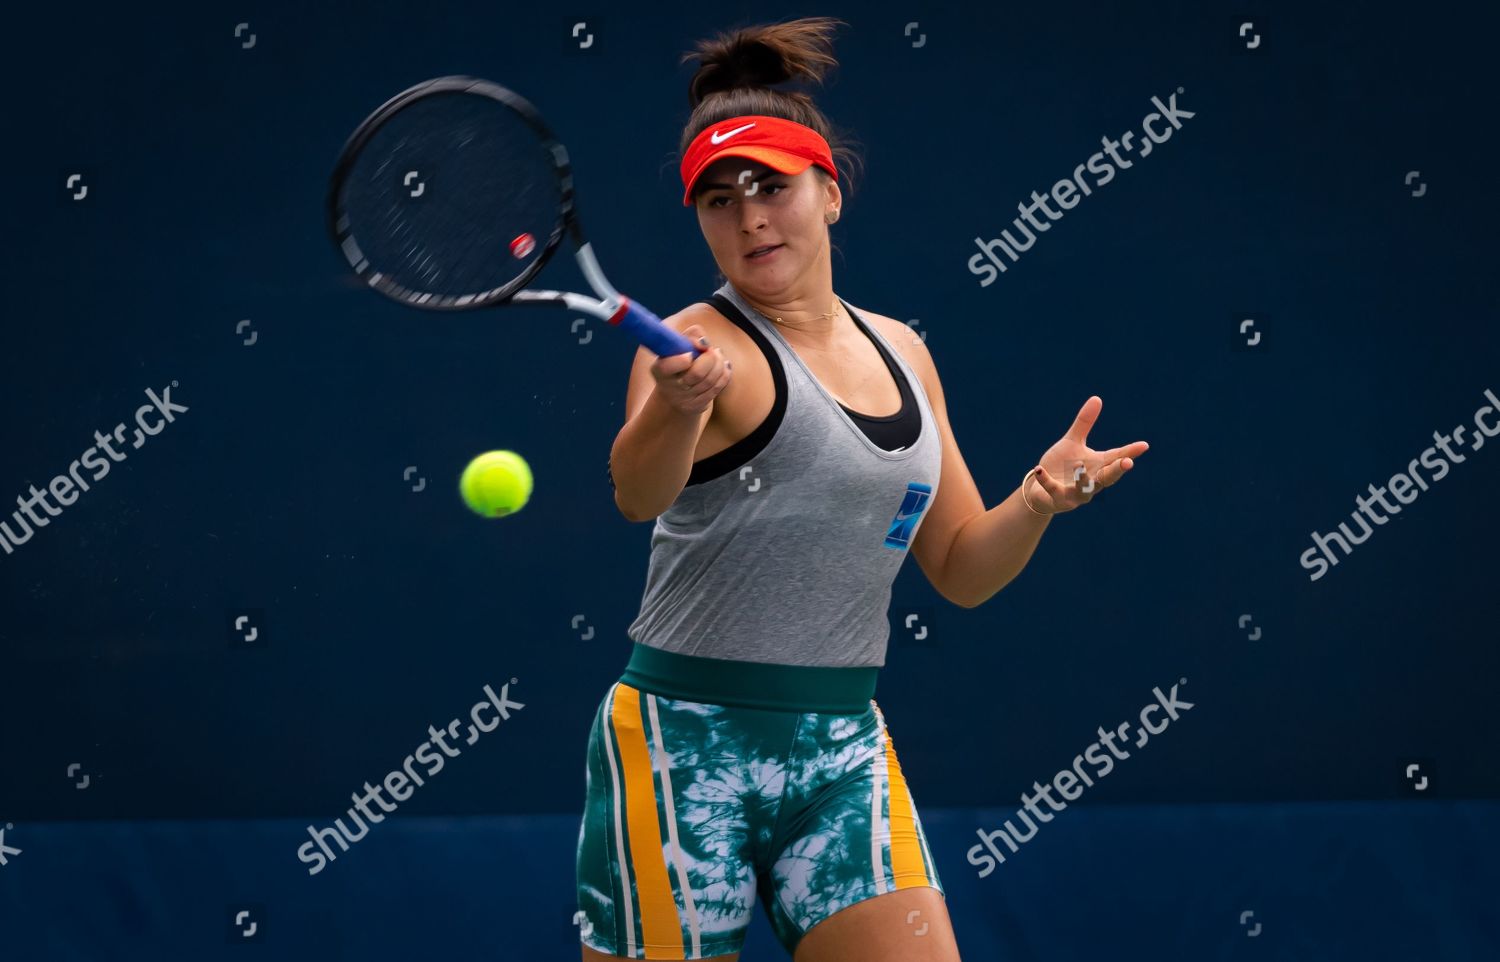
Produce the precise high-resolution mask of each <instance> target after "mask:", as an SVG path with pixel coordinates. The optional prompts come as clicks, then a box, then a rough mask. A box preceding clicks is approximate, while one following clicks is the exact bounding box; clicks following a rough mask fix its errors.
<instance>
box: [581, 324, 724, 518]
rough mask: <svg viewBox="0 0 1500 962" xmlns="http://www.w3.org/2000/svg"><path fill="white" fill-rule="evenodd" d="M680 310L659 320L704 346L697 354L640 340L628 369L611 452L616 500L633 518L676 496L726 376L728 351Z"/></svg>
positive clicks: (663, 506) (656, 511)
mask: <svg viewBox="0 0 1500 962" xmlns="http://www.w3.org/2000/svg"><path fill="white" fill-rule="evenodd" d="M682 318H683V316H682V315H681V314H676V315H673V316H672V317H669V318H667V319H666V320H664V321H663V322H662V323H664V324H665V325H666V326H667V327H670V328H672V329H673V330H676V331H679V332H680V333H682V334H683V335H684V336H686V337H687V338H688V339H689V340H690V341H692V342H694V343H695V344H697V346H698V349H699V350H701V351H702V352H703V353H702V354H700V355H699V356H698V358H697V359H696V360H690V358H691V357H692V355H689V354H676V355H671V356H668V357H661V358H658V357H657V356H656V355H655V354H652V353H651V352H650V351H649V350H647V349H646V348H644V347H643V348H640V349H639V350H637V351H636V356H635V363H634V364H633V366H632V367H631V370H630V386H629V389H628V390H627V392H626V396H625V418H626V420H625V426H624V427H623V428H621V429H620V433H619V434H618V435H617V436H616V437H615V443H614V446H613V447H612V448H611V449H610V453H609V470H610V476H611V477H612V478H613V479H614V484H615V506H616V507H618V508H619V509H620V513H621V514H623V515H624V516H625V517H626V518H627V519H628V520H630V521H649V520H651V519H652V518H655V517H656V516H657V515H659V514H661V513H662V512H663V511H665V510H667V508H668V507H670V506H671V504H672V502H673V501H676V500H677V496H678V495H679V494H681V493H682V489H683V488H685V487H686V486H687V481H688V477H689V476H690V475H691V474H692V471H693V454H694V452H696V451H697V448H698V439H699V438H700V437H702V436H703V429H704V428H705V427H707V426H708V422H709V419H710V418H711V417H712V416H713V401H714V398H715V397H717V396H718V395H719V393H720V392H722V391H723V390H724V387H725V386H726V385H728V383H729V379H730V369H729V366H728V362H727V361H726V360H725V358H724V353H723V351H722V350H721V349H719V348H717V347H714V346H713V345H712V344H711V343H708V341H707V337H706V335H705V332H704V331H703V329H702V328H700V327H699V326H698V325H696V324H683V321H682ZM700 338H702V339H703V340H702V342H700V340H699V339H700ZM679 375H680V376H679ZM684 385H685V386H684Z"/></svg>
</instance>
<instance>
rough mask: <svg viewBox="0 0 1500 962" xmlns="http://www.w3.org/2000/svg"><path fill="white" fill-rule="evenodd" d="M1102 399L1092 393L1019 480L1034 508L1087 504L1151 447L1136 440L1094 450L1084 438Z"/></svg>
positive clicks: (1054, 509) (1061, 509)
mask: <svg viewBox="0 0 1500 962" xmlns="http://www.w3.org/2000/svg"><path fill="white" fill-rule="evenodd" d="M1103 407H1104V401H1103V399H1101V398H1100V397H1099V396H1098V395H1092V396H1090V397H1089V399H1088V400H1087V401H1084V402H1083V407H1081V408H1079V409H1078V417H1077V418H1076V419H1075V420H1074V421H1073V426H1072V427H1070V428H1068V433H1067V434H1064V435H1063V436H1062V438H1061V439H1060V440H1059V441H1058V442H1057V443H1056V444H1054V445H1052V447H1050V448H1048V449H1047V453H1046V454H1044V455H1042V460H1041V461H1040V462H1039V464H1038V468H1039V469H1040V470H1039V471H1038V470H1036V469H1033V470H1032V471H1031V473H1029V474H1028V475H1027V476H1026V480H1025V481H1023V482H1022V484H1023V485H1024V487H1023V489H1022V492H1021V493H1022V494H1023V495H1024V496H1025V497H1026V499H1027V500H1028V501H1029V502H1030V503H1031V506H1032V507H1033V508H1035V509H1036V510H1037V511H1041V512H1044V513H1047V514H1060V513H1062V512H1064V511H1072V510H1073V509H1074V508H1076V507H1078V506H1079V505H1080V504H1088V503H1089V502H1090V501H1092V500H1093V499H1094V495H1096V494H1098V493H1099V491H1100V490H1101V489H1102V488H1107V487H1109V486H1110V485H1112V484H1114V483H1115V482H1116V481H1119V480H1120V478H1121V477H1122V476H1124V474H1125V472H1126V471H1129V470H1130V469H1131V468H1132V467H1134V466H1135V460H1134V459H1135V458H1138V457H1140V456H1141V455H1142V454H1143V453H1145V451H1146V449H1147V448H1148V447H1150V445H1148V444H1147V443H1146V442H1145V441H1136V442H1134V443H1131V444H1127V445H1125V446H1124V447H1119V448H1110V449H1109V450H1107V451H1095V450H1094V449H1092V448H1090V447H1089V446H1088V445H1087V444H1085V443H1084V442H1085V441H1087V440H1088V436H1089V429H1090V428H1092V427H1093V426H1094V420H1095V419H1096V418H1098V417H1099V411H1100V409H1101V408H1103Z"/></svg>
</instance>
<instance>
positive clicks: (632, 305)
mask: <svg viewBox="0 0 1500 962" xmlns="http://www.w3.org/2000/svg"><path fill="white" fill-rule="evenodd" d="M620 300H621V302H622V303H621V305H620V309H619V310H618V311H616V312H615V316H614V317H611V318H610V319H609V322H610V323H611V324H613V325H615V326H616V327H618V328H620V329H621V330H623V331H626V332H628V333H629V334H630V335H631V336H632V337H634V338H635V339H636V340H638V341H640V342H641V343H642V344H644V345H646V349H647V350H649V351H651V353H653V354H655V355H656V356H657V357H669V356H671V355H673V354H691V355H693V358H694V360H696V359H697V357H698V355H700V354H702V353H703V352H702V351H700V350H698V349H697V348H695V347H694V346H693V342H692V341H689V340H688V339H687V338H685V337H683V336H682V335H681V334H679V333H677V332H676V331H674V330H672V329H671V328H670V327H668V326H667V325H665V324H663V323H662V322H661V318H659V317H657V316H656V315H655V314H652V313H651V312H650V311H648V310H647V309H646V308H644V307H642V306H641V305H639V304H637V303H636V302H635V301H632V300H631V299H630V298H628V297H626V296H625V295H623V294H621V295H620Z"/></svg>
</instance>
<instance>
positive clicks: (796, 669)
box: [620, 642, 880, 715]
mask: <svg viewBox="0 0 1500 962" xmlns="http://www.w3.org/2000/svg"><path fill="white" fill-rule="evenodd" d="M634 644H635V648H634V649H633V650H632V651H631V653H630V663H629V664H627V665H626V666H625V674H623V675H621V676H620V681H622V682H624V683H625V684H627V685H630V686H631V687H632V688H638V689H640V690H641V691H649V692H651V693H653V694H656V695H661V696H662V697H664V698H680V699H682V700H684V701H696V702H706V703H708V704H710V705H731V706H735V707H738V708H765V709H770V710H772V711H795V712H808V711H810V712H825V713H828V714H834V715H855V714H860V713H862V712H865V711H868V710H869V707H870V700H871V699H872V698H874V697H875V679H876V676H877V675H878V674H879V673H880V669H879V668H874V667H871V668H826V667H814V666H808V665H770V664H765V663H764V662H758V661H733V660H730V659H725V658H703V657H700V656H698V655H682V654H678V653H677V652H673V651H663V650H662V649H660V648H652V647H651V646H649V645H643V644H641V643H640V642H635V643H634Z"/></svg>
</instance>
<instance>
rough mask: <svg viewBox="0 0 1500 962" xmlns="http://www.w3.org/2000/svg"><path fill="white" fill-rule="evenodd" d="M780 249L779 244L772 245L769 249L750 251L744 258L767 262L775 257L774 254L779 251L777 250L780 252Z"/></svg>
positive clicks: (762, 248)
mask: <svg viewBox="0 0 1500 962" xmlns="http://www.w3.org/2000/svg"><path fill="white" fill-rule="evenodd" d="M781 247H782V245H781V244H772V245H771V246H769V247H761V248H756V250H754V251H751V252H750V253H748V254H746V255H745V257H746V259H748V260H752V261H764V260H769V259H771V258H772V257H775V256H776V252H777V251H779V250H781Z"/></svg>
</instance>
